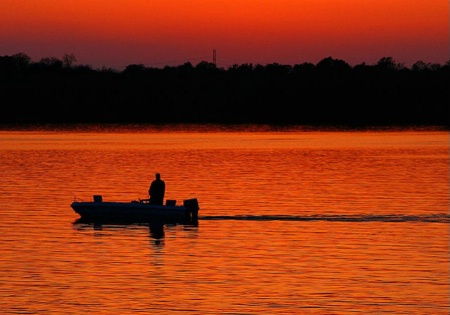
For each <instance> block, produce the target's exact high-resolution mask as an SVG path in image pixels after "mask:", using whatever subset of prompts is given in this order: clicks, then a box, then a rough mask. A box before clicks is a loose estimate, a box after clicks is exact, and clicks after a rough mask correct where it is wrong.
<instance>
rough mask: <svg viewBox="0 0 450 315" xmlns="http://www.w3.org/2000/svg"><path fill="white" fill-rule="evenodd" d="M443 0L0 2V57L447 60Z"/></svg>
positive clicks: (150, 61)
mask: <svg viewBox="0 0 450 315" xmlns="http://www.w3.org/2000/svg"><path fill="white" fill-rule="evenodd" d="M449 46H450V45H449V2H448V0H239V1H230V0H226V1H225V0H215V1H211V0H189V1H188V0H164V1H161V0H160V1H156V0H64V1H61V0H1V1H0V55H12V54H15V53H19V52H23V53H26V54H27V55H29V56H30V57H31V58H32V60H33V61H39V59H40V58H42V57H57V58H62V56H63V54H65V53H73V54H75V56H76V58H77V60H78V64H88V65H92V66H93V67H94V68H100V67H102V66H106V67H111V68H115V69H122V68H124V67H125V66H127V65H129V64H134V63H142V64H144V65H146V66H154V67H162V66H165V65H170V66H176V65H180V64H183V63H184V62H187V61H190V62H192V63H193V64H194V65H196V64H197V63H198V62H200V61H202V60H204V61H210V62H212V55H213V54H212V52H213V49H215V50H216V54H217V65H218V66H219V67H225V68H226V67H228V66H231V65H232V64H243V63H253V64H263V65H265V64H268V63H273V62H277V63H280V64H291V65H294V64H298V63H303V62H312V63H314V64H315V63H317V62H319V61H320V60H322V59H323V58H326V57H330V56H331V57H333V58H337V59H342V60H345V61H347V62H348V63H349V64H351V65H356V64H359V63H362V62H366V63H368V64H374V63H376V62H377V61H378V60H379V59H381V58H383V57H392V58H393V59H394V60H395V61H396V62H398V63H404V64H405V65H406V66H411V65H412V64H413V63H414V62H416V61H419V60H422V61H424V62H427V63H428V62H430V63H440V64H444V63H445V62H447V61H448V60H449V59H450V50H449Z"/></svg>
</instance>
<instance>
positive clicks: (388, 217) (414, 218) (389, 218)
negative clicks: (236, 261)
mask: <svg viewBox="0 0 450 315" xmlns="http://www.w3.org/2000/svg"><path fill="white" fill-rule="evenodd" d="M198 219H199V220H247V221H337V222H430V223H450V214H446V213H437V214H427V215H395V214H381V215H307V216H302V215H300V216H295V215H217V216H199V217H198Z"/></svg>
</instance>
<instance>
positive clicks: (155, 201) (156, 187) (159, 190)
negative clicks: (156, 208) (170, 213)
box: [148, 173, 166, 205]
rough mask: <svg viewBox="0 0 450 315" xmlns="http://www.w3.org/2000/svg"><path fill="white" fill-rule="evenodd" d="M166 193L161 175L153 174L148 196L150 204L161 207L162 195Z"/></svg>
mask: <svg viewBox="0 0 450 315" xmlns="http://www.w3.org/2000/svg"><path fill="white" fill-rule="evenodd" d="M165 191H166V183H165V182H164V181H163V180H162V179H161V174H159V173H156V174H155V180H153V181H152V182H151V184H150V188H149V189H148V194H149V195H150V204H152V205H163V203H164V193H165Z"/></svg>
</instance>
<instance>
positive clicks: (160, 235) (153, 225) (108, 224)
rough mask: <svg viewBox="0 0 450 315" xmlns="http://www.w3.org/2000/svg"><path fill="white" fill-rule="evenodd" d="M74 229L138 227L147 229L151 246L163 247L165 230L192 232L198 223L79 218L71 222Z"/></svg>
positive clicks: (100, 229) (98, 229) (99, 229)
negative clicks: (179, 228)
mask: <svg viewBox="0 0 450 315" xmlns="http://www.w3.org/2000/svg"><path fill="white" fill-rule="evenodd" d="M73 226H74V228H75V229H77V230H79V231H84V230H90V229H92V230H95V231H103V230H117V229H136V228H140V227H148V231H149V237H150V240H151V243H152V245H157V246H161V245H164V238H165V235H166V229H173V228H174V227H177V226H182V230H187V231H192V230H196V229H197V228H198V221H194V222H189V223H174V222H172V221H162V220H153V221H148V222H133V221H118V220H113V221H106V220H105V221H99V220H90V219H86V218H79V219H77V220H75V221H74V222H73Z"/></svg>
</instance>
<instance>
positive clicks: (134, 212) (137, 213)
mask: <svg viewBox="0 0 450 315" xmlns="http://www.w3.org/2000/svg"><path fill="white" fill-rule="evenodd" d="M70 206H71V207H72V209H73V210H74V211H75V212H76V213H78V214H79V215H80V219H82V220H85V221H93V222H112V221H114V222H136V223H137V222H152V221H163V222H174V223H183V222H186V223H193V222H196V221H197V220H198V210H199V209H200V207H199V204H198V200H197V198H194V199H187V200H184V201H183V204H182V205H177V204H176V200H166V204H165V205H154V204H150V201H149V199H139V200H133V201H130V202H117V201H103V198H102V196H101V195H94V201H78V200H77V199H76V198H75V200H74V201H73V202H72V203H71V204H70Z"/></svg>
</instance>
